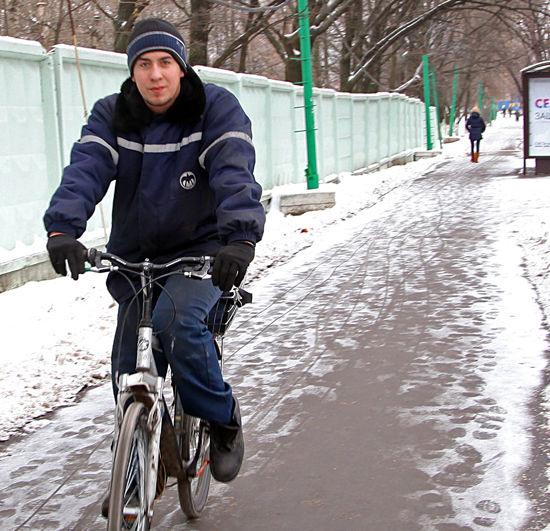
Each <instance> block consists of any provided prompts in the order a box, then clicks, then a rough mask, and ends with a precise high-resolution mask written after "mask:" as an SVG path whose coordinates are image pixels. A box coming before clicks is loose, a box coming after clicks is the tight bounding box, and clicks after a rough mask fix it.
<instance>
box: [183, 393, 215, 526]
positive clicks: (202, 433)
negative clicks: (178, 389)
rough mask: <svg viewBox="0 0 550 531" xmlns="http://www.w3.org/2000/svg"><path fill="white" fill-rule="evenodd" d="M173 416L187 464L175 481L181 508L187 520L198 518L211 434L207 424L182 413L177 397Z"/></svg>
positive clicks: (206, 479)
mask: <svg viewBox="0 0 550 531" xmlns="http://www.w3.org/2000/svg"><path fill="white" fill-rule="evenodd" d="M175 408H176V413H175V414H176V417H177V416H179V418H180V419H181V424H179V423H178V424H179V425H181V431H179V433H176V436H177V439H178V444H179V447H180V452H181V458H182V460H183V462H184V463H185V464H186V465H187V466H186V469H185V470H184V473H183V474H182V476H181V477H180V478H178V494H179V499H180V506H181V508H182V510H183V512H184V513H185V515H186V516H187V517H188V518H198V517H199V516H200V514H201V512H202V510H203V509H204V506H205V505H206V501H207V500H208V491H209V490H210V478H211V474H210V465H209V463H210V434H209V427H208V423H207V422H205V421H204V420H201V419H199V418H197V417H192V416H191V415H188V414H187V413H184V412H183V408H182V406H181V402H180V399H179V396H177V394H176V397H175Z"/></svg>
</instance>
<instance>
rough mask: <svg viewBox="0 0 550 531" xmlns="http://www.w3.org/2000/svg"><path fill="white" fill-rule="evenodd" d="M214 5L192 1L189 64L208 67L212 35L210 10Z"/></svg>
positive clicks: (201, 0)
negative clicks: (210, 35)
mask: <svg viewBox="0 0 550 531" xmlns="http://www.w3.org/2000/svg"><path fill="white" fill-rule="evenodd" d="M211 7H212V4H211V3H210V2H205V1H204V0H191V26H190V32H189V34H190V38H191V42H190V44H189V62H190V63H191V64H192V65H203V66H208V34H209V33H210V9H211Z"/></svg>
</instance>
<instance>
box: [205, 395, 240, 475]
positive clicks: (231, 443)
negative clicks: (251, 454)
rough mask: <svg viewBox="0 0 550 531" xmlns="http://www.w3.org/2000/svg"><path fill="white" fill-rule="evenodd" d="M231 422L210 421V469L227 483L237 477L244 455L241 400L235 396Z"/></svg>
mask: <svg viewBox="0 0 550 531" xmlns="http://www.w3.org/2000/svg"><path fill="white" fill-rule="evenodd" d="M233 400H234V405H233V415H232V417H231V422H230V424H220V423H218V422H211V423H210V471H211V472H212V477H213V478H214V479H215V480H217V481H221V482H223V483H227V482H228V481H231V480H232V479H235V478H236V477H237V474H238V473H239V470H240V469H241V464H242V462H243V456H244V438H243V429H242V424H241V412H240V409H239V402H238V401H237V399H236V398H235V397H233Z"/></svg>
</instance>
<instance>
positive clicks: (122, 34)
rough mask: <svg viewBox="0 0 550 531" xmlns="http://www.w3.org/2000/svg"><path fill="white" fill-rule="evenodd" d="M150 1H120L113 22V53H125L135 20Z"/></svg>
mask: <svg viewBox="0 0 550 531" xmlns="http://www.w3.org/2000/svg"><path fill="white" fill-rule="evenodd" d="M149 1H150V0H120V2H119V3H118V11H117V15H116V18H115V20H114V22H113V25H114V27H115V40H114V45H113V49H114V51H115V52H120V53H126V47H127V46H128V37H130V33H132V30H133V29H134V26H135V24H136V19H137V18H138V16H139V15H140V13H141V12H142V11H143V10H144V9H145V8H146V7H147V6H148V5H149Z"/></svg>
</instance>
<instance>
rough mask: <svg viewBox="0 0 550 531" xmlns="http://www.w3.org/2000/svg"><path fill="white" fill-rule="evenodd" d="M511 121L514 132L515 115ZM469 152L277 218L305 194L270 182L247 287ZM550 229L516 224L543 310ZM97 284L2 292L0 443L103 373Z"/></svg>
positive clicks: (359, 184)
mask: <svg viewBox="0 0 550 531" xmlns="http://www.w3.org/2000/svg"><path fill="white" fill-rule="evenodd" d="M502 124H505V125H507V126H510V121H509V120H506V119H500V120H497V121H496V122H495V123H494V124H493V125H492V126H491V128H489V129H488V131H487V134H488V135H492V134H495V133H496V131H495V130H496V129H498V128H499V127H500V126H501V125H502ZM517 126H518V139H519V138H521V122H520V123H518V124H517ZM493 145H494V143H493V144H492V146H493ZM468 150H469V142H468V140H467V138H466V137H462V138H461V140H460V141H459V142H455V143H451V144H445V145H444V149H443V153H442V154H441V155H438V156H436V157H433V158H429V159H423V160H419V161H416V162H412V163H409V164H407V165H404V166H394V167H392V168H388V169H385V170H381V171H378V172H374V173H369V174H361V175H350V174H342V175H340V176H339V180H340V182H339V183H338V184H327V185H322V186H321V190H323V189H333V190H335V192H336V206H335V207H333V208H331V209H328V210H322V211H316V212H309V213H306V214H303V215H301V216H284V215H283V214H282V213H281V212H280V211H279V209H278V198H279V197H280V195H282V194H286V193H292V192H304V191H305V184H300V185H288V186H283V187H280V188H278V189H276V190H275V191H274V195H273V203H272V207H271V210H270V212H269V214H268V216H267V223H266V231H265V236H264V239H263V241H262V242H260V244H259V245H258V247H257V253H256V259H255V261H254V262H253V264H252V265H251V267H250V271H249V282H250V283H251V284H252V289H253V282H254V280H255V279H257V278H259V276H260V274H265V273H266V272H267V271H268V270H269V269H270V268H272V267H276V266H277V264H281V263H284V262H285V261H287V260H288V259H289V258H291V257H292V256H293V255H295V254H296V253H298V252H299V251H300V250H302V249H305V248H306V247H309V246H310V245H311V244H312V243H313V242H314V241H315V239H317V238H320V237H321V238H322V237H323V233H324V228H325V227H327V226H328V225H332V224H335V223H338V221H340V220H342V219H345V218H347V217H350V216H353V215H355V214H356V213H357V212H359V211H360V210H362V209H364V208H368V207H369V206H370V205H372V204H374V203H376V202H377V201H379V200H381V198H383V196H384V195H385V194H387V193H389V192H390V191H391V190H392V189H394V188H395V187H398V186H406V185H407V183H410V182H412V181H413V180H414V179H416V178H418V177H420V176H421V175H423V174H424V173H426V172H427V171H429V169H430V168H432V167H433V166H435V165H437V164H440V163H441V162H442V161H443V160H445V159H447V158H454V157H456V156H464V154H465V153H466V152H467V151H468ZM549 231H550V218H549V219H547V220H544V219H541V220H539V219H533V220H531V221H530V222H529V226H524V227H520V228H518V236H519V237H520V238H521V239H522V240H523V248H524V252H525V256H526V267H527V271H528V273H529V277H530V278H531V281H532V282H533V284H534V285H535V286H536V287H537V291H538V295H539V300H540V302H541V304H542V305H543V306H544V307H545V308H547V309H550V274H549V263H550V261H549V259H550V256H549V253H550V250H549V249H548V239H549V238H550V236H549ZM104 281H105V277H104V275H99V274H92V273H87V274H85V275H84V276H83V277H81V278H80V279H79V280H78V282H74V281H73V280H71V279H70V278H68V277H67V278H57V279H54V280H49V281H44V282H29V283H27V284H26V285H25V286H22V287H21V288H18V289H14V290H11V291H8V292H5V293H2V294H0V313H1V314H2V316H3V324H4V330H5V332H7V333H4V334H3V335H4V338H5V341H7V344H5V345H4V349H3V351H2V353H1V354H0V363H2V371H1V372H0V441H2V440H6V439H8V438H9V437H10V435H12V434H14V433H16V432H17V431H19V430H21V429H22V430H23V431H31V430H34V429H36V428H37V427H38V426H39V425H40V424H41V422H45V421H41V420H40V418H39V417H40V416H41V415H43V414H45V413H47V412H49V411H51V410H52V409H54V408H55V407H59V406H61V405H66V404H70V403H71V402H73V401H74V399H75V397H76V396H77V394H78V392H79V391H80V390H81V389H82V388H83V387H85V386H88V385H94V384H97V383H100V382H103V381H104V380H105V379H106V378H108V374H109V363H110V361H109V359H110V349H111V342H112V335H113V331H114V326H115V318H116V305H115V304H114V303H113V301H112V299H111V298H110V296H109V295H108V293H107V291H106V290H105V287H104ZM547 315H548V312H547Z"/></svg>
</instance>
